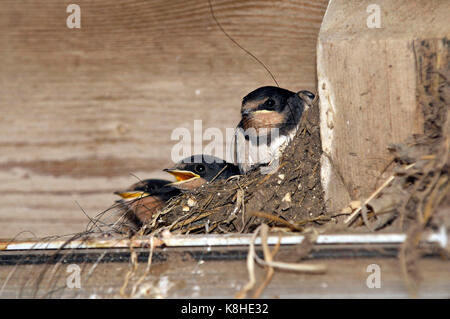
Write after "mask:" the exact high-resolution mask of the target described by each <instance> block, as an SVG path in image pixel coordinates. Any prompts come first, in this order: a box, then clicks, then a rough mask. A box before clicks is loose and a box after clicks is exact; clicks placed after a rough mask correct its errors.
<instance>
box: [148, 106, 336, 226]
mask: <svg viewBox="0 0 450 319" xmlns="http://www.w3.org/2000/svg"><path fill="white" fill-rule="evenodd" d="M321 153H322V148H321V142H320V130H319V108H318V103H315V104H314V105H313V106H312V107H311V108H309V109H308V110H307V111H305V113H304V116H303V118H302V121H301V123H300V126H299V129H298V131H297V134H296V137H295V138H294V140H293V141H292V142H291V143H290V144H289V145H288V147H287V148H286V149H285V151H284V152H283V156H282V158H281V160H280V165H279V167H278V169H277V170H276V171H275V172H274V173H272V174H264V175H263V174H261V173H260V170H259V169H255V170H253V171H251V172H249V173H248V174H246V175H242V176H239V177H236V178H231V179H228V180H217V181H213V182H212V183H208V184H205V185H203V186H202V187H200V188H198V189H196V190H195V191H193V192H190V193H186V194H182V195H180V196H178V197H176V198H173V199H171V200H170V201H169V202H168V204H167V205H166V207H164V208H163V209H162V210H161V211H160V212H159V213H158V214H157V215H156V216H155V217H154V218H153V219H152V220H151V221H150V222H149V223H148V224H147V225H145V228H146V230H145V232H146V233H149V232H154V231H156V230H158V229H161V228H164V229H168V230H170V231H171V232H173V233H178V234H188V233H190V234H199V233H229V232H238V233H249V232H252V231H253V230H254V229H255V228H256V227H257V226H259V225H260V224H261V223H262V222H264V223H266V224H268V225H270V226H272V227H279V228H283V229H285V230H289V231H301V230H302V229H303V227H304V225H307V224H309V223H322V222H326V221H328V220H329V218H328V217H326V216H325V215H324V214H325V203H324V197H323V190H322V186H321V183H320V156H321Z"/></svg>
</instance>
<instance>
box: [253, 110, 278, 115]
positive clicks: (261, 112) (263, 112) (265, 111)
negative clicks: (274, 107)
mask: <svg viewBox="0 0 450 319" xmlns="http://www.w3.org/2000/svg"><path fill="white" fill-rule="evenodd" d="M273 112H275V111H269V110H257V111H254V112H253V114H270V113H273Z"/></svg>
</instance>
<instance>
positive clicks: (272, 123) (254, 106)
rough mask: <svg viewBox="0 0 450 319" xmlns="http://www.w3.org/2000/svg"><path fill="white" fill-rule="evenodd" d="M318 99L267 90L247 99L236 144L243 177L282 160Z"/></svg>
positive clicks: (310, 94) (309, 93)
mask: <svg viewBox="0 0 450 319" xmlns="http://www.w3.org/2000/svg"><path fill="white" fill-rule="evenodd" d="M314 97H315V96H314V94H313V93H311V92H309V91H300V92H298V93H295V92H292V91H289V90H286V89H283V88H279V87H274V86H264V87H260V88H259V89H256V90H254V91H253V92H251V93H249V94H248V95H246V96H245V97H244V98H243V100H242V107H241V121H240V122H239V124H238V126H237V128H236V133H235V144H234V161H235V164H237V165H238V167H239V169H240V172H241V173H242V174H245V173H247V172H248V171H250V170H251V169H252V168H254V167H257V166H260V165H263V164H264V165H267V164H269V165H270V164H271V163H272V162H273V161H274V160H275V159H278V158H279V157H280V155H281V152H282V151H283V149H284V148H285V147H286V146H287V145H288V144H289V142H290V141H291V140H292V139H293V138H294V136H295V133H296V132H297V129H298V125H299V123H300V119H301V117H302V114H303V111H304V110H305V109H306V108H307V107H309V106H311V105H312V102H313V100H314Z"/></svg>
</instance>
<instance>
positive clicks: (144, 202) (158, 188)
mask: <svg viewBox="0 0 450 319" xmlns="http://www.w3.org/2000/svg"><path fill="white" fill-rule="evenodd" d="M170 183H171V182H170V181H166V180H162V179H146V180H143V181H140V182H138V183H136V184H133V185H131V186H130V187H129V188H127V189H125V190H122V191H117V192H114V194H116V195H119V196H120V197H122V199H121V200H120V201H118V202H119V203H121V204H122V205H123V208H124V209H125V210H126V217H127V219H128V220H129V221H131V222H132V223H134V224H136V225H137V226H142V225H143V224H145V223H147V222H148V221H150V220H151V218H152V216H153V215H154V214H155V213H156V212H157V211H158V210H159V209H161V208H162V207H164V205H165V204H166V202H167V201H168V200H169V199H171V198H172V197H174V196H176V195H178V194H180V191H179V190H178V189H176V188H174V187H171V186H170ZM122 205H121V206H122Z"/></svg>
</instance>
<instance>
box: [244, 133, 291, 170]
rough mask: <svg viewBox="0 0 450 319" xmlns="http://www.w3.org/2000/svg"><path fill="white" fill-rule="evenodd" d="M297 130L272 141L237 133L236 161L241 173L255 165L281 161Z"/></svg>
mask: <svg viewBox="0 0 450 319" xmlns="http://www.w3.org/2000/svg"><path fill="white" fill-rule="evenodd" d="M296 131H297V128H295V129H292V130H291V131H289V132H287V134H285V135H276V136H272V137H271V138H270V139H269V138H267V139H264V138H258V139H256V138H251V137H250V138H247V139H246V138H245V135H244V134H243V132H242V131H238V132H237V133H236V149H235V161H236V165H238V166H239V169H240V171H241V173H244V174H245V173H247V172H248V171H249V170H250V169H251V168H252V167H253V166H254V165H257V164H268V163H271V162H272V161H274V160H276V159H279V157H280V156H281V153H282V152H283V150H284V149H285V148H286V146H287V145H288V144H289V143H290V141H291V140H292V139H293V138H294V136H295V133H296Z"/></svg>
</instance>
